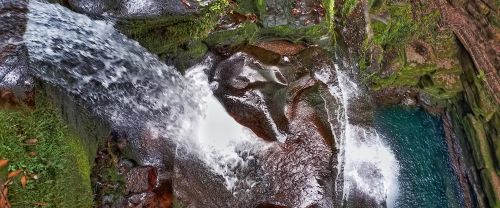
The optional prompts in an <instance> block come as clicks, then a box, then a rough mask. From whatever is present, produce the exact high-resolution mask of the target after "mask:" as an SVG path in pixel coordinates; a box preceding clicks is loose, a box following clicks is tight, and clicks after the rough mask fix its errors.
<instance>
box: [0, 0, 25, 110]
mask: <svg viewBox="0 0 500 208" xmlns="http://www.w3.org/2000/svg"><path fill="white" fill-rule="evenodd" d="M27 12H28V9H27V1H24V0H16V1H0V91H3V92H2V94H3V95H4V96H5V93H7V92H6V91H7V90H8V91H9V93H12V94H13V95H14V96H15V97H16V98H17V99H19V100H21V101H22V100H24V99H29V96H28V95H29V94H30V91H31V88H32V82H33V81H32V79H31V77H30V76H29V75H28V54H27V50H26V47H25V46H24V45H23V44H22V43H21V42H22V37H23V34H24V31H25V28H26V22H27V18H26V14H27Z"/></svg>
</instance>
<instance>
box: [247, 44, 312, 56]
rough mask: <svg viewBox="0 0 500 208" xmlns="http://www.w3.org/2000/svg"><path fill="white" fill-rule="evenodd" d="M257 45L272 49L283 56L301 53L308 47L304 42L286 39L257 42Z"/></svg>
mask: <svg viewBox="0 0 500 208" xmlns="http://www.w3.org/2000/svg"><path fill="white" fill-rule="evenodd" d="M256 46H258V47H261V48H263V49H266V50H269V51H272V52H274V53H277V54H280V55H282V56H293V55H296V54H298V53H300V52H301V51H302V50H304V49H305V48H306V47H305V46H304V45H302V44H296V43H291V42H289V41H285V40H274V41H267V42H260V43H257V44H256Z"/></svg>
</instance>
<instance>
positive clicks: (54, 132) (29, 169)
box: [0, 105, 93, 207]
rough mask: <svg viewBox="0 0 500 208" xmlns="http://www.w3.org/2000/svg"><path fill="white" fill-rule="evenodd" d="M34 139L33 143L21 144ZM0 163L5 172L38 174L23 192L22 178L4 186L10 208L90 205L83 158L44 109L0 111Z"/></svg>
mask: <svg viewBox="0 0 500 208" xmlns="http://www.w3.org/2000/svg"><path fill="white" fill-rule="evenodd" d="M33 138H35V139H37V142H36V144H33V145H28V144H26V143H25V141H26V140H28V139H33ZM30 153H31V155H30ZM33 153H36V155H33ZM0 159H8V160H9V166H8V169H9V171H13V170H18V169H21V170H23V174H24V175H28V176H30V175H31V176H33V175H37V176H38V179H36V180H35V179H29V180H28V184H27V186H26V188H25V189H23V188H22V187H21V184H20V182H19V181H20V179H19V178H20V177H21V175H23V174H21V175H19V176H17V178H15V180H14V183H13V184H11V185H9V195H8V199H9V201H10V203H11V204H12V206H13V207H36V204H44V205H46V206H44V207H92V206H93V196H92V190H91V186H90V164H89V161H88V154H87V152H86V150H85V148H84V146H83V145H82V144H81V143H80V140H79V139H78V138H77V137H75V136H74V135H73V134H71V133H70V132H69V130H68V128H67V127H66V126H65V125H64V123H63V121H62V120H61V118H60V117H58V116H57V114H56V113H55V112H54V111H53V110H52V109H51V107H50V106H49V105H42V106H37V108H36V109H35V110H33V109H29V108H24V107H23V108H21V109H17V110H11V109H0Z"/></svg>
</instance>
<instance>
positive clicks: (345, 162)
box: [315, 58, 399, 207]
mask: <svg viewBox="0 0 500 208" xmlns="http://www.w3.org/2000/svg"><path fill="white" fill-rule="evenodd" d="M339 59H340V60H339V62H338V63H335V64H334V67H333V69H331V68H325V69H323V70H320V71H318V72H316V73H315V77H316V79H318V80H320V81H321V82H323V83H325V84H326V85H328V88H329V91H330V94H331V95H333V96H334V97H335V98H336V99H337V100H338V101H339V103H340V104H339V105H338V108H337V109H335V111H334V113H335V114H334V115H336V117H335V118H330V119H335V121H333V122H335V123H337V124H338V125H339V127H340V128H338V129H339V131H337V132H335V144H336V147H337V149H338V154H337V161H338V163H337V167H336V168H337V170H338V175H337V181H336V184H335V189H336V193H337V195H338V196H339V197H337V198H338V199H337V201H340V203H346V202H348V201H352V200H354V199H353V197H352V195H353V194H358V195H359V194H361V195H364V197H366V196H367V197H370V198H372V199H373V200H375V202H376V203H377V204H378V205H379V206H383V204H387V206H388V207H391V206H392V203H393V201H394V199H395V197H396V194H397V192H398V191H397V187H398V185H397V175H398V169H399V166H398V163H397V160H396V159H395V156H394V154H393V152H392V151H391V149H390V148H389V147H388V146H387V145H386V144H384V142H383V140H382V137H381V136H380V135H379V134H378V133H377V132H376V130H375V129H374V128H372V127H371V126H370V125H364V124H360V123H357V122H356V121H353V119H352V117H354V116H355V114H360V113H362V112H359V111H363V109H357V108H356V105H355V104H356V102H367V100H364V99H363V96H364V93H363V89H362V88H361V87H359V86H358V84H357V83H356V81H355V80H354V79H353V78H352V77H354V76H353V74H351V73H352V72H353V71H354V69H355V68H354V67H353V65H352V64H351V63H349V62H348V61H347V60H345V59H342V58H339ZM358 106H359V105H358ZM358 116H359V115H358ZM361 116H363V115H361Z"/></svg>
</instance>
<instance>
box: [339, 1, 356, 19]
mask: <svg viewBox="0 0 500 208" xmlns="http://www.w3.org/2000/svg"><path fill="white" fill-rule="evenodd" d="M358 3H359V1H358V0H345V1H344V5H343V6H342V14H343V15H344V16H349V15H350V14H351V13H352V11H353V10H354V9H355V8H356V6H358Z"/></svg>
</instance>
